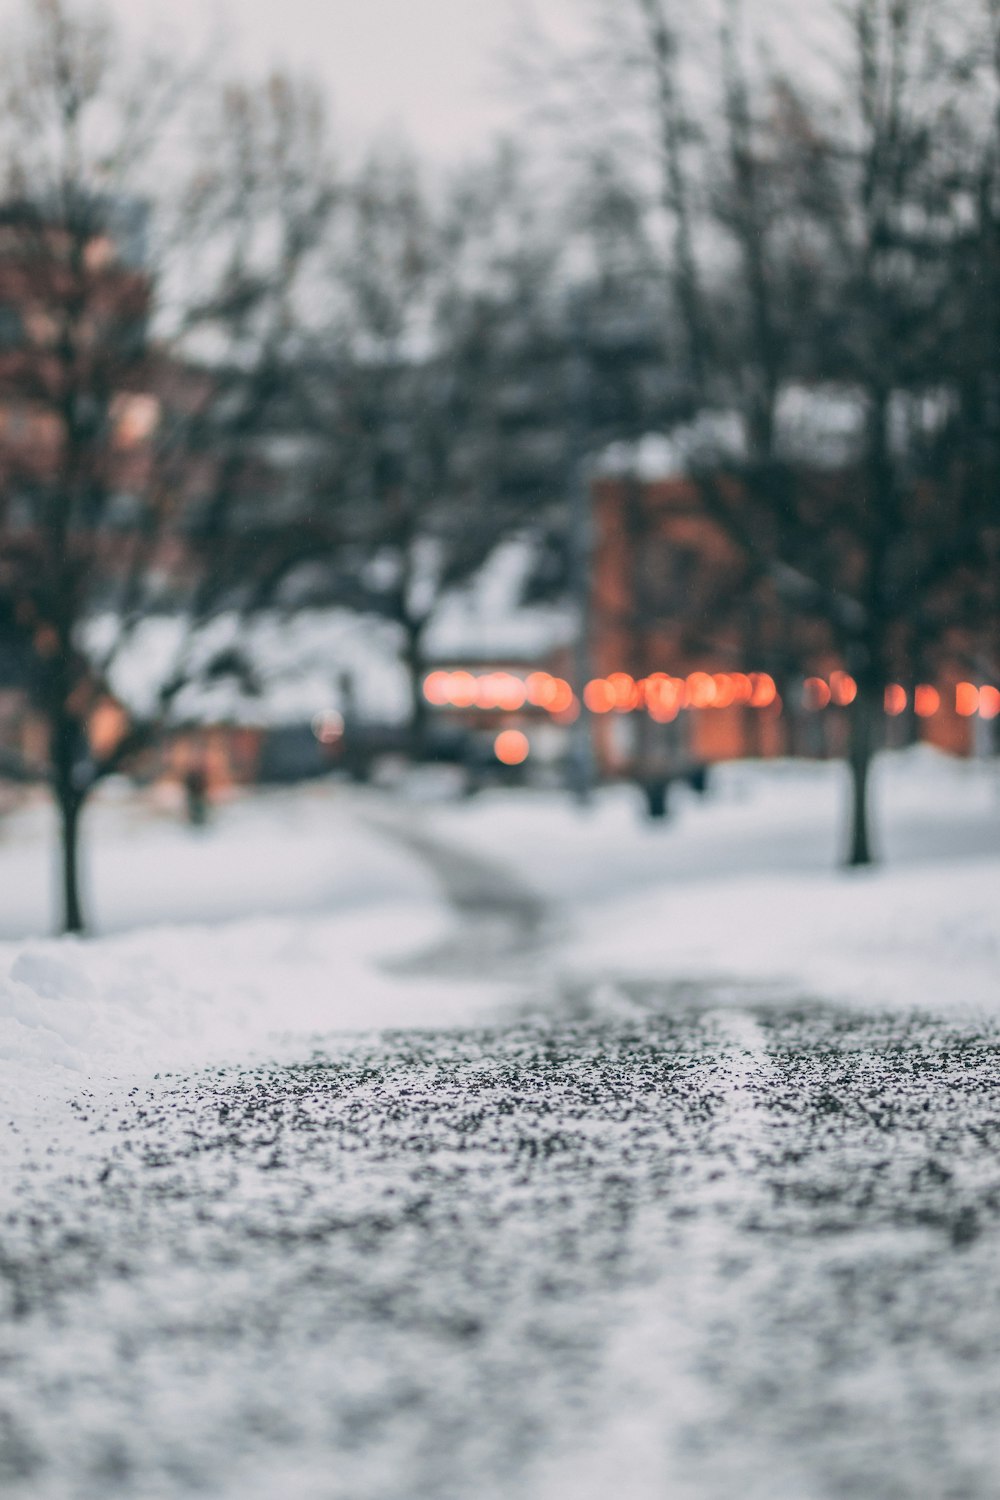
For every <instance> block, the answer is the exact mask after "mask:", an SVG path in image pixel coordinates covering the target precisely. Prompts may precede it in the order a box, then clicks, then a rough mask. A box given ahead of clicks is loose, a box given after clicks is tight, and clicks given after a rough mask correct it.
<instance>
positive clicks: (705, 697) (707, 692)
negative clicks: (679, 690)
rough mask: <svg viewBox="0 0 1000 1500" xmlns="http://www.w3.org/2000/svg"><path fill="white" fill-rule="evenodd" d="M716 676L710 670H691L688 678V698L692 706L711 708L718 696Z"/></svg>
mask: <svg viewBox="0 0 1000 1500" xmlns="http://www.w3.org/2000/svg"><path fill="white" fill-rule="evenodd" d="M716 691H717V690H716V686H715V678H714V677H711V676H710V675H709V673H708V672H691V673H690V674H689V676H688V679H687V700H688V703H689V704H690V705H691V707H692V708H711V706H712V704H713V703H714V702H715V697H716Z"/></svg>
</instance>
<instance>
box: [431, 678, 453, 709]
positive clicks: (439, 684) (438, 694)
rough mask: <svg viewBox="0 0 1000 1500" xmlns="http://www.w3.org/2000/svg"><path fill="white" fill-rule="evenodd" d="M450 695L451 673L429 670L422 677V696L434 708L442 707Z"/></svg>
mask: <svg viewBox="0 0 1000 1500" xmlns="http://www.w3.org/2000/svg"><path fill="white" fill-rule="evenodd" d="M450 696H451V675H450V673H448V672H431V673H430V674H429V675H428V676H427V677H425V678H424V697H425V698H426V699H427V702H428V703H433V704H434V706H435V708H443V707H444V705H445V704H446V703H447V702H448V701H449V699H450Z"/></svg>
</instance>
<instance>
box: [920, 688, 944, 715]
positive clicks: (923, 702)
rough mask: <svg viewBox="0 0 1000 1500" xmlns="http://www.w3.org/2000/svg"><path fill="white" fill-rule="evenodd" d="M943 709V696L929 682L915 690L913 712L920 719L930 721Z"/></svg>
mask: <svg viewBox="0 0 1000 1500" xmlns="http://www.w3.org/2000/svg"><path fill="white" fill-rule="evenodd" d="M940 707H941V694H940V693H939V692H938V690H937V688H936V687H932V686H931V684H930V683H929V682H921V683H919V684H918V686H917V687H916V688H914V690H913V712H914V713H915V714H916V715H917V718H918V719H930V718H932V717H933V715H934V714H936V713H937V711H938V709H939V708H940Z"/></svg>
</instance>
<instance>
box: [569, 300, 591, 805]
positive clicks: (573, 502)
mask: <svg viewBox="0 0 1000 1500" xmlns="http://www.w3.org/2000/svg"><path fill="white" fill-rule="evenodd" d="M582 313H583V309H582V304H581V298H580V296H579V294H578V293H577V294H574V296H573V299H572V303H571V309H570V337H571V345H570V369H569V380H568V388H567V403H566V404H567V411H566V418H567V420H566V435H567V459H568V475H569V487H570V494H569V502H570V518H569V519H570V591H571V596H572V599H573V605H574V611H575V614H576V621H575V632H574V639H573V674H572V675H573V684H572V685H573V691H574V693H575V694H576V699H577V704H578V706H579V712H578V714H577V717H576V719H575V720H574V721H573V723H572V725H571V726H570V743H569V759H568V767H567V769H568V780H569V787H570V791H571V792H572V793H573V796H574V797H575V799H576V801H577V802H578V803H579V804H580V806H581V807H583V806H586V805H587V803H589V801H590V799H591V795H592V793H593V788H594V781H595V765H594V741H593V733H592V728H593V726H592V723H591V715H590V710H589V709H588V708H587V705H586V703H585V701H584V690H585V688H586V686H587V683H588V682H589V681H590V627H591V582H592V580H591V573H592V567H593V551H594V548H593V516H592V512H591V486H592V483H593V466H592V463H591V460H590V455H589V453H588V451H587V437H588V427H589V424H588V421H587V415H588V412H587V406H588V399H589V394H590V389H589V387H590V381H589V378H588V376H589V371H588V366H587V355H586V344H585V339H584V330H583V316H582Z"/></svg>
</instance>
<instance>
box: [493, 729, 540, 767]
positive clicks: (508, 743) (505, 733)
mask: <svg viewBox="0 0 1000 1500" xmlns="http://www.w3.org/2000/svg"><path fill="white" fill-rule="evenodd" d="M530 751H531V746H530V745H529V743H528V736H527V735H526V734H522V732H521V730H520V729H504V730H502V731H501V733H500V734H498V735H497V737H496V739H495V740H494V741H493V753H494V755H495V756H496V758H497V760H498V761H499V762H500V763H501V765H504V766H520V765H523V763H524V762H525V761H526V760H527V759H528V755H529V753H530Z"/></svg>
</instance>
